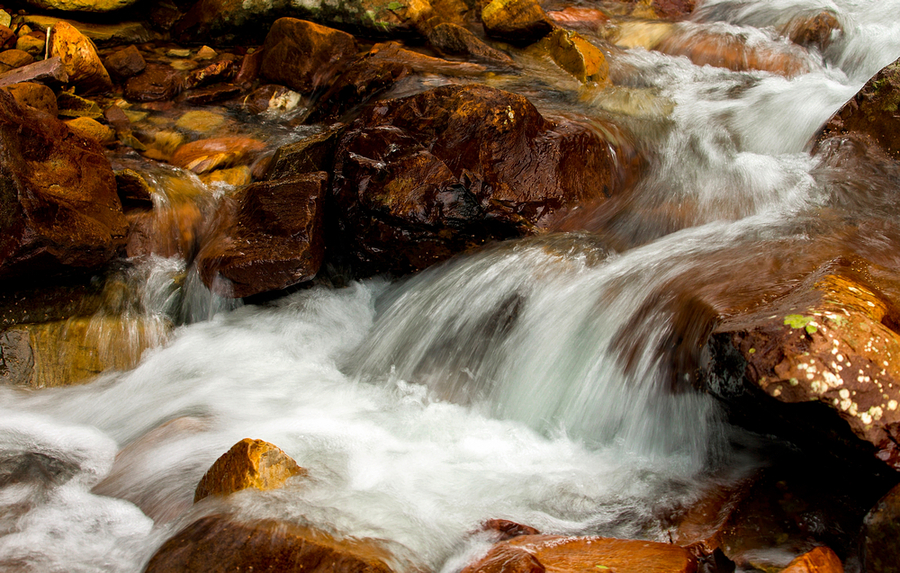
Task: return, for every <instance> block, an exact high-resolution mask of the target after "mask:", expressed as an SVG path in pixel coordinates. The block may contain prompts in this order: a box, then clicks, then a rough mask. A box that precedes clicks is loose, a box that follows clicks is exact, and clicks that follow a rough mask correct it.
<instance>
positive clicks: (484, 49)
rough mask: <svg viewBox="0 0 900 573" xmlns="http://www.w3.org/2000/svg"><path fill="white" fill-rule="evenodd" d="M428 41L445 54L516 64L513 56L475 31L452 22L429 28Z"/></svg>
mask: <svg viewBox="0 0 900 573" xmlns="http://www.w3.org/2000/svg"><path fill="white" fill-rule="evenodd" d="M426 35H427V37H428V42H429V43H430V44H431V45H432V46H433V47H434V48H435V49H436V50H437V51H438V53H440V54H441V55H444V56H465V57H467V58H472V59H474V60H478V61H480V62H484V63H487V64H495V65H499V66H504V67H512V66H514V65H515V64H514V62H513V60H512V58H510V57H509V56H508V55H506V54H505V53H503V52H501V51H500V50H496V49H494V48H492V47H490V46H488V45H487V44H485V43H484V42H483V41H482V40H481V39H480V38H479V37H478V36H476V35H475V34H474V32H472V31H470V30H467V29H466V28H463V27H462V26H460V25H458V24H453V23H452V22H441V23H439V24H437V25H435V26H433V27H430V28H428V31H427V33H426Z"/></svg>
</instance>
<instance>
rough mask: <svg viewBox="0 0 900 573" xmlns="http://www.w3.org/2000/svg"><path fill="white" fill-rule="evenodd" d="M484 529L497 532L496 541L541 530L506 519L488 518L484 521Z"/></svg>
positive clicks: (536, 533)
mask: <svg viewBox="0 0 900 573" xmlns="http://www.w3.org/2000/svg"><path fill="white" fill-rule="evenodd" d="M483 529H484V530H485V531H493V532H495V533H497V536H498V539H497V541H506V540H507V539H512V538H513V537H518V536H520V535H540V534H541V532H540V531H538V530H537V529H535V528H533V527H531V526H530V525H522V524H521V523H516V522H515V521H509V520H508V519H489V520H487V521H486V522H485V523H484V527H483Z"/></svg>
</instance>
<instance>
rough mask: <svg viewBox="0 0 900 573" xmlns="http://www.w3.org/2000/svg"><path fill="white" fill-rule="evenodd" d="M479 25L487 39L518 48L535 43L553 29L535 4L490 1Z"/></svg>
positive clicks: (534, 0)
mask: <svg viewBox="0 0 900 573" xmlns="http://www.w3.org/2000/svg"><path fill="white" fill-rule="evenodd" d="M481 22H482V24H484V31H485V33H486V34H487V35H488V36H491V37H493V38H497V39H499V40H503V41H504V42H509V43H510V44H517V45H527V44H531V43H532V42H536V41H537V40H540V39H541V38H543V37H544V36H545V35H547V34H548V33H549V32H550V30H551V29H552V28H553V22H552V21H551V20H550V18H549V17H548V16H547V14H546V13H545V12H544V9H543V8H541V5H540V4H539V3H538V2H537V0H493V1H492V2H490V3H489V4H487V5H486V6H485V7H484V9H483V10H482V11H481Z"/></svg>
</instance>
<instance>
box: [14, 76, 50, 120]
mask: <svg viewBox="0 0 900 573" xmlns="http://www.w3.org/2000/svg"><path fill="white" fill-rule="evenodd" d="M3 89H4V90H6V91H7V92H9V93H10V94H11V95H12V96H13V97H14V98H15V99H16V101H17V102H18V103H19V105H27V106H29V107H32V108H34V109H39V110H41V111H45V112H47V113H49V114H50V115H51V116H53V117H56V116H57V114H58V111H59V108H58V107H57V104H56V94H54V93H53V90H51V89H50V88H48V87H47V86H45V85H44V84H38V83H33V82H22V83H18V84H13V85H11V86H9V87H6V88H3Z"/></svg>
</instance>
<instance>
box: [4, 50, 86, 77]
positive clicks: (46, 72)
mask: <svg viewBox="0 0 900 573" xmlns="http://www.w3.org/2000/svg"><path fill="white" fill-rule="evenodd" d="M17 51H18V50H17ZM68 79H69V76H68V75H67V74H66V69H65V67H64V66H63V64H62V60H60V59H59V58H58V57H52V58H47V59H46V60H41V61H40V62H34V63H33V64H28V65H24V66H22V67H18V68H15V69H12V70H10V71H8V72H5V73H3V74H2V75H0V86H8V85H12V84H17V83H19V82H31V81H35V82H44V83H65V82H67V81H68Z"/></svg>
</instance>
